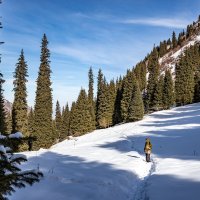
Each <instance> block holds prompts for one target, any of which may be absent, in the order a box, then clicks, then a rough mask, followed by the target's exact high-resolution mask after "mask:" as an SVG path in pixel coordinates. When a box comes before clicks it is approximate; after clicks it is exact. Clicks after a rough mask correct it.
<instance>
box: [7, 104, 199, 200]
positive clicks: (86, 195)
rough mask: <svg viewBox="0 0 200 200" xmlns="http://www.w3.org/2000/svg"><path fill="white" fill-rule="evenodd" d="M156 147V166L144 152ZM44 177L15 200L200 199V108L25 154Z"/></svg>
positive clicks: (163, 114)
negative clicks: (148, 143) (149, 145)
mask: <svg viewBox="0 0 200 200" xmlns="http://www.w3.org/2000/svg"><path fill="white" fill-rule="evenodd" d="M146 137H150V138H151V141H152V144H153V155H152V162H151V163H146V162H145V158H144V153H143V148H144V143H145V138H146ZM23 154H25V155H27V157H28V158H29V162H27V163H26V164H25V165H23V168H25V169H29V168H31V169H32V168H33V167H35V168H39V169H40V170H41V171H42V172H43V173H44V178H43V179H42V180H41V181H40V182H39V183H36V184H34V185H33V186H32V187H30V186H27V187H26V188H24V189H17V191H16V193H13V195H12V196H11V197H9V199H11V200H22V199H25V197H26V199H28V200H36V199H37V200H43V199H48V200H55V199H57V200H66V199H67V200H147V199H150V200H169V199H170V200H179V199H181V200H188V199H191V200H199V196H200V104H193V105H188V106H185V107H178V108H174V109H172V110H169V111H159V112H156V113H153V114H151V115H149V116H146V117H145V118H144V120H142V121H140V122H136V123H128V124H123V125H119V126H115V127H112V128H108V129H104V130H96V131H94V132H92V133H90V134H88V135H85V136H82V137H79V138H74V139H71V140H66V141H63V142H61V143H59V144H57V145H55V146H53V147H52V148H51V149H49V150H44V149H41V150H40V151H37V152H24V153H23Z"/></svg>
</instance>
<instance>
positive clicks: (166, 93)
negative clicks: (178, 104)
mask: <svg viewBox="0 0 200 200" xmlns="http://www.w3.org/2000/svg"><path fill="white" fill-rule="evenodd" d="M163 104H164V108H165V109H169V108H170V107H171V106H172V105H173V104H174V86H173V79H172V74H171V71H170V70H166V71H165V78H164V87H163Z"/></svg>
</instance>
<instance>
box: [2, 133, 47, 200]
mask: <svg viewBox="0 0 200 200" xmlns="http://www.w3.org/2000/svg"><path fill="white" fill-rule="evenodd" d="M11 136H13V138H11ZM14 137H15V136H14V135H13V134H12V135H9V137H6V136H4V135H1V134H0V158H1V159H0V185H1V187H0V199H1V200H8V198H7V197H6V195H11V193H12V192H15V189H16V188H22V187H25V186H26V185H27V184H28V185H32V184H33V183H35V182H38V181H39V179H40V177H41V176H43V174H42V173H41V172H39V171H38V170H28V171H22V169H20V164H21V163H22V162H25V161H27V159H26V158H25V157H22V156H20V155H17V157H16V156H15V155H13V153H12V150H11V148H10V146H8V145H7V144H12V143H13V142H14V141H15V140H19V142H20V140H21V138H18V139H17V138H14Z"/></svg>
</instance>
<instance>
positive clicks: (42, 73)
mask: <svg viewBox="0 0 200 200" xmlns="http://www.w3.org/2000/svg"><path fill="white" fill-rule="evenodd" d="M49 58H50V51H49V49H48V41H47V37H46V35H45V34H44V36H43V38H42V46H41V56H40V62H41V63H40V68H39V73H38V78H37V90H36V99H35V109H34V110H35V120H34V121H35V131H34V132H35V133H34V134H35V136H36V137H37V141H36V142H35V145H34V146H35V149H38V148H41V147H43V148H48V147H50V146H51V145H52V144H53V142H54V139H55V135H53V134H54V133H53V132H52V109H53V108H52V107H53V106H52V89H51V80H50V78H51V69H50V60H49Z"/></svg>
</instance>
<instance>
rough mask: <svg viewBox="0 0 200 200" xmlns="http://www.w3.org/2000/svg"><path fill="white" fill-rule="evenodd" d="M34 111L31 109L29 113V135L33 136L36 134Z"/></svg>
mask: <svg viewBox="0 0 200 200" xmlns="http://www.w3.org/2000/svg"><path fill="white" fill-rule="evenodd" d="M34 125H35V123H34V111H33V108H32V107H31V109H30V112H29V113H28V135H29V136H32V135H33V133H34V130H35V128H34Z"/></svg>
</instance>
